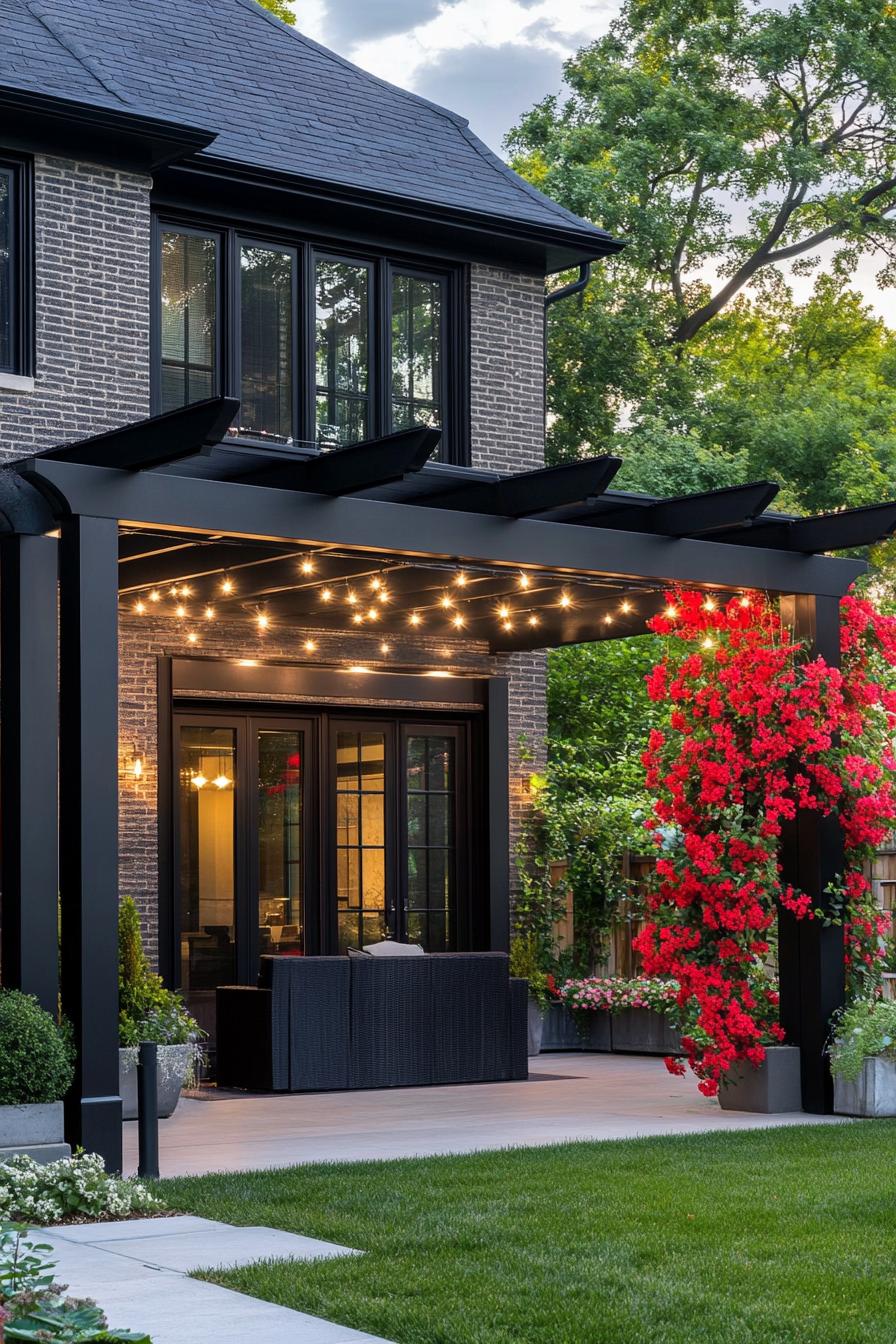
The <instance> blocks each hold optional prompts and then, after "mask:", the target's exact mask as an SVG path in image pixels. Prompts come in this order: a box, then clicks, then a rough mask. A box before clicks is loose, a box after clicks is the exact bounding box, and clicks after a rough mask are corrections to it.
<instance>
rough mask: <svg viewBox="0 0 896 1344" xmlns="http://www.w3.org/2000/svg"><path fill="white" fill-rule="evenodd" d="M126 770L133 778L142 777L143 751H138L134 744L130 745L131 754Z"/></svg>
mask: <svg viewBox="0 0 896 1344" xmlns="http://www.w3.org/2000/svg"><path fill="white" fill-rule="evenodd" d="M128 770H129V771H130V773H131V774H132V776H133V777H134V779H142V778H143V753H142V752H141V751H138V749H137V746H136V744H134V746H132V747H131V754H130V756H129V757H128Z"/></svg>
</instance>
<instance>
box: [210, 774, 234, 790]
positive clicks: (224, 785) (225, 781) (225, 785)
mask: <svg viewBox="0 0 896 1344" xmlns="http://www.w3.org/2000/svg"><path fill="white" fill-rule="evenodd" d="M212 783H213V784H214V786H215V788H216V789H229V788H230V785H231V780H230V779H229V778H228V777H227V775H225V774H220V775H216V776H215V778H214V779H213V780H212Z"/></svg>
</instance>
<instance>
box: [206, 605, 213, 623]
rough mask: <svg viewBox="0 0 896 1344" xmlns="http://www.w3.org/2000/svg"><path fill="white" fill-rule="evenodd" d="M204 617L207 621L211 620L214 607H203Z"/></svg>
mask: <svg viewBox="0 0 896 1344" xmlns="http://www.w3.org/2000/svg"><path fill="white" fill-rule="evenodd" d="M205 619H206V620H207V621H213V620H214V619H215V609H214V607H206V609H205Z"/></svg>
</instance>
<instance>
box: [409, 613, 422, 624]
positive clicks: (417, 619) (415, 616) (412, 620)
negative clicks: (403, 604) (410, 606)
mask: <svg viewBox="0 0 896 1344" xmlns="http://www.w3.org/2000/svg"><path fill="white" fill-rule="evenodd" d="M422 624H423V617H422V616H421V615H420V613H419V611H412V612H411V614H410V616H409V617H408V625H422Z"/></svg>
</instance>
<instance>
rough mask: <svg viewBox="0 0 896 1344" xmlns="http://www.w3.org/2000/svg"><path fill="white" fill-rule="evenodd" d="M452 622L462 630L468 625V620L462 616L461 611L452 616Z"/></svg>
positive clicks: (457, 628) (456, 627)
mask: <svg viewBox="0 0 896 1344" xmlns="http://www.w3.org/2000/svg"><path fill="white" fill-rule="evenodd" d="M451 624H452V625H453V626H454V627H455V629H456V630H462V629H463V627H464V626H465V625H466V621H465V620H464V618H463V616H461V614H460V612H459V611H458V612H455V614H454V615H453V616H452V618H451Z"/></svg>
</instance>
